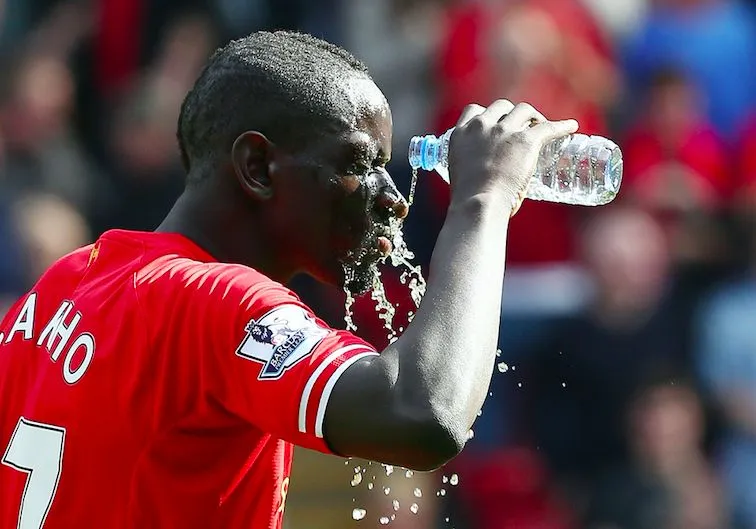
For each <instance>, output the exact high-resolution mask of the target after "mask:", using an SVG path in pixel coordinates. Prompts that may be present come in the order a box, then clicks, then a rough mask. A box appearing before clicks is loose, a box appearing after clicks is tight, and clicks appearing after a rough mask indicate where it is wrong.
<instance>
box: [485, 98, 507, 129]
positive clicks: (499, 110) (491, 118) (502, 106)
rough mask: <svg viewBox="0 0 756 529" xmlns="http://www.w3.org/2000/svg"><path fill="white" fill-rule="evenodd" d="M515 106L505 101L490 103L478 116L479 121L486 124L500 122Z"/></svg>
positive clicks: (498, 100) (499, 100)
mask: <svg viewBox="0 0 756 529" xmlns="http://www.w3.org/2000/svg"><path fill="white" fill-rule="evenodd" d="M513 108H515V106H514V105H513V104H512V102H511V101H508V100H506V99H497V100H496V101H494V102H493V103H491V104H490V105H489V106H488V108H487V109H486V111H485V112H483V114H481V115H480V119H481V120H483V121H484V122H486V123H490V124H492V125H493V124H494V123H496V122H498V121H501V120H502V119H503V118H505V117H506V116H507V114H509V113H510V112H512V109H513Z"/></svg>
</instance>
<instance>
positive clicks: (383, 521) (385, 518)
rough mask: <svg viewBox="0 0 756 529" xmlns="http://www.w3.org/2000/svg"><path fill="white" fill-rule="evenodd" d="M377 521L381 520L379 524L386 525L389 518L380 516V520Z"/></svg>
mask: <svg viewBox="0 0 756 529" xmlns="http://www.w3.org/2000/svg"><path fill="white" fill-rule="evenodd" d="M378 521H379V522H381V525H388V523H389V521H390V520H389V519H388V516H381V518H380V520H378Z"/></svg>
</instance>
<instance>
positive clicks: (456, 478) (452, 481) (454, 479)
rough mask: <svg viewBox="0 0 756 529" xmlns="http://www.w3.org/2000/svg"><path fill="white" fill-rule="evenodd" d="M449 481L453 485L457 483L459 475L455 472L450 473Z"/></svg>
mask: <svg viewBox="0 0 756 529" xmlns="http://www.w3.org/2000/svg"><path fill="white" fill-rule="evenodd" d="M449 483H451V484H452V485H454V486H456V485H458V484H459V476H458V475H457V474H452V475H451V477H450V478H449Z"/></svg>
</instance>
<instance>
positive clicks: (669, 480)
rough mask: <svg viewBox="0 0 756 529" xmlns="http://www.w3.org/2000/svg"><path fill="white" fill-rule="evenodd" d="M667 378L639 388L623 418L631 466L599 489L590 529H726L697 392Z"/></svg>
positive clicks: (617, 472) (625, 467)
mask: <svg viewBox="0 0 756 529" xmlns="http://www.w3.org/2000/svg"><path fill="white" fill-rule="evenodd" d="M674 378H676V377H674V376H673V375H672V374H669V375H666V376H664V378H662V379H658V380H651V381H649V382H647V383H644V384H643V385H642V387H641V390H640V391H639V392H638V393H637V395H636V396H635V398H634V399H633V400H632V401H631V403H630V406H629V409H628V413H627V414H626V419H627V423H628V440H629V445H630V453H631V460H630V461H629V462H628V464H627V465H626V466H624V467H621V468H619V469H616V470H615V471H614V472H612V473H611V474H610V475H609V476H608V477H607V478H606V479H604V480H602V482H601V485H600V486H599V487H598V488H597V491H598V492H597V494H596V497H595V498H594V501H593V502H592V508H591V510H590V512H589V516H588V520H587V524H586V525H587V527H588V529H606V528H612V529H725V528H728V527H733V526H732V525H731V524H730V523H729V521H728V519H727V514H726V509H725V503H724V498H723V494H722V491H721V487H720V484H719V482H718V480H717V478H716V476H715V474H714V471H713V469H712V468H711V466H710V464H709V462H708V460H707V458H706V456H705V454H704V451H703V448H702V444H703V437H704V429H705V425H704V414H703V409H702V406H701V403H700V401H699V398H698V395H697V394H696V391H695V389H694V388H693V386H691V385H690V384H688V383H686V382H684V381H682V380H680V379H679V378H678V381H677V382H676V383H674V384H670V383H669V382H668V380H669V379H674Z"/></svg>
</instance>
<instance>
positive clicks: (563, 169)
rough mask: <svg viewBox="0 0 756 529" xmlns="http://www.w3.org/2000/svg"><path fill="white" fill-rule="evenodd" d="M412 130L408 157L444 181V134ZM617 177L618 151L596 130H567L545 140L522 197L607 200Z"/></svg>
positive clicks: (446, 154) (614, 189)
mask: <svg viewBox="0 0 756 529" xmlns="http://www.w3.org/2000/svg"><path fill="white" fill-rule="evenodd" d="M453 131H454V129H453V128H451V129H449V130H447V131H446V132H445V133H444V134H443V135H442V136H441V137H436V136H433V135H430V134H429V135H427V136H415V137H414V138H412V139H411V140H410V145H409V163H410V166H412V168H413V169H425V170H426V171H431V170H435V171H436V172H437V173H438V174H439V175H441V178H443V179H444V180H445V181H446V182H447V183H448V182H449V169H448V167H449V138H451V135H452V132H453ZM621 182H622V152H621V151H620V148H619V147H618V146H617V145H616V144H615V143H614V142H612V141H611V140H608V139H606V138H602V137H600V136H586V135H585V134H572V135H571V136H567V137H565V138H560V139H559V140H556V141H553V142H551V143H549V144H547V145H545V146H544V148H543V150H541V155H540V157H539V159H538V165H537V167H536V171H535V174H534V175H533V180H532V181H531V183H530V187H528V193H527V198H530V199H533V200H547V201H549V202H561V203H564V204H575V205H580V206H601V205H603V204H608V203H609V202H611V201H612V200H614V197H616V196H617V193H618V192H619V188H620V184H621Z"/></svg>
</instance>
